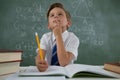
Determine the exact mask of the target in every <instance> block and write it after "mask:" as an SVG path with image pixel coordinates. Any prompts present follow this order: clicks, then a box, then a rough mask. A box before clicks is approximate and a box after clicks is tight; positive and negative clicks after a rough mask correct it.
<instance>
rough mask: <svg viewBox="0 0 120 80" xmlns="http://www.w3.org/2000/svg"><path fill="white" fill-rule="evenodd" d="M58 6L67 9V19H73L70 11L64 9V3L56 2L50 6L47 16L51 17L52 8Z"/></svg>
mask: <svg viewBox="0 0 120 80" xmlns="http://www.w3.org/2000/svg"><path fill="white" fill-rule="evenodd" d="M56 7H58V8H61V9H63V10H64V11H65V14H66V17H67V20H68V21H71V15H70V13H69V12H68V11H66V10H65V9H64V7H63V5H62V4H61V3H54V4H52V5H51V6H50V8H49V9H48V12H47V18H48V17H49V13H50V11H51V10H52V9H54V8H56Z"/></svg>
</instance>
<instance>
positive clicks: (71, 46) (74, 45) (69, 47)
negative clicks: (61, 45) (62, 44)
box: [66, 35, 79, 60]
mask: <svg viewBox="0 0 120 80" xmlns="http://www.w3.org/2000/svg"><path fill="white" fill-rule="evenodd" d="M78 47H79V39H78V38H77V37H76V36H74V35H73V36H72V37H70V38H69V40H68V42H67V44H66V51H68V52H71V53H73V55H74V59H73V60H77V56H78Z"/></svg>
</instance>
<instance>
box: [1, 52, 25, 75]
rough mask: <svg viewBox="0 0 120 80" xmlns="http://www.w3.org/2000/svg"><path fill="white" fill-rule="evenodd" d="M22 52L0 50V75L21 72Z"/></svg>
mask: <svg viewBox="0 0 120 80" xmlns="http://www.w3.org/2000/svg"><path fill="white" fill-rule="evenodd" d="M22 52H23V51H21V50H0V75H5V74H10V73H15V72H17V71H18V70H19V66H20V62H21V60H22V59H21V56H22Z"/></svg>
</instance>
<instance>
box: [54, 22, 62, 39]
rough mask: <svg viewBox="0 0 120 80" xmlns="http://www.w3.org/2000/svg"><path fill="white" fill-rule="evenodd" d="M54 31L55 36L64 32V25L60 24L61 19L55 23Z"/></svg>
mask: <svg viewBox="0 0 120 80" xmlns="http://www.w3.org/2000/svg"><path fill="white" fill-rule="evenodd" d="M53 33H54V35H55V37H57V36H59V35H61V34H62V26H61V25H60V22H59V21H56V24H55V25H54V29H53Z"/></svg>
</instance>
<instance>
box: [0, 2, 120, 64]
mask: <svg viewBox="0 0 120 80" xmlns="http://www.w3.org/2000/svg"><path fill="white" fill-rule="evenodd" d="M53 2H61V3H63V4H64V6H65V8H66V9H67V10H68V11H69V12H70V13H71V16H72V26H71V27H70V28H69V31H72V32H74V33H75V34H76V35H77V36H78V38H79V40H80V46H79V49H78V52H79V55H78V60H77V61H76V63H83V64H103V63H105V62H116V61H120V5H119V3H120V0H0V49H10V50H16V49H20V50H23V55H22V59H23V61H22V63H21V65H22V66H26V65H34V64H35V62H34V57H35V56H36V48H37V45H36V40H35V32H38V34H39V37H40V38H41V36H42V35H43V34H44V33H46V32H49V31H50V30H48V29H47V19H46V12H47V9H48V7H49V6H50V4H52V3H53Z"/></svg>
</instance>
